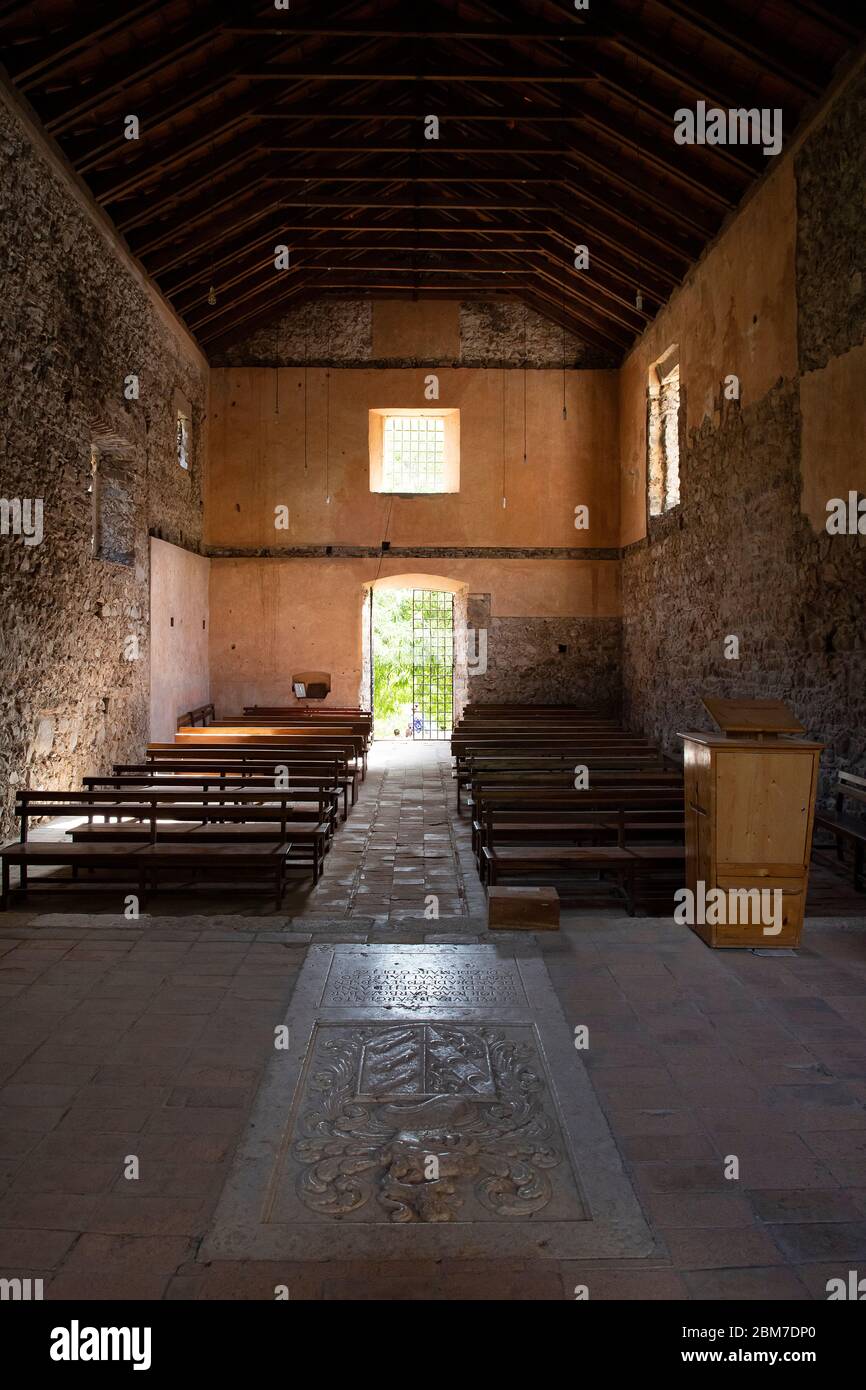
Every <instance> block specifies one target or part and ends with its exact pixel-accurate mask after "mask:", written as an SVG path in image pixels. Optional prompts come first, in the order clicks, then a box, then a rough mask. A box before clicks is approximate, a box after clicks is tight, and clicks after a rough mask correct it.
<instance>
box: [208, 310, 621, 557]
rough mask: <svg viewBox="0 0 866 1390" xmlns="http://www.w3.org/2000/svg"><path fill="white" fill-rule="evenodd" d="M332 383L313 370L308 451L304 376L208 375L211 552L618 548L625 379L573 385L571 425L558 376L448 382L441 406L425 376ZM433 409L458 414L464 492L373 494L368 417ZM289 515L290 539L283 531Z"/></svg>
mask: <svg viewBox="0 0 866 1390" xmlns="http://www.w3.org/2000/svg"><path fill="white" fill-rule="evenodd" d="M434 307H437V306H434ZM327 371H328V369H326V368H324V367H319V368H309V369H308V370H307V374H306V444H305V405H304V396H305V380H304V370H303V369H302V368H291V367H286V368H282V369H268V368H263V367H258V368H250V367H246V368H237V367H232V368H222V369H218V370H215V371H213V372H212V373H211V405H210V412H211V435H210V440H211V451H210V470H209V486H208V489H207V494H206V503H205V540H206V542H207V544H209V545H210V546H212V547H219V548H232V549H245V548H246V549H248V548H265V547H267V548H272V547H280V546H283V547H287V546H288V547H291V546H298V545H321V544H334V545H357V546H378V545H379V543H380V542H381V541H382V540H383V539H388V540H389V541H391V543H392V544H393V545H395V546H398V545H399V546H412V545H421V546H437V545H438V546H458V547H459V546H463V547H467V546H499V547H502V546H518V547H527V548H528V547H548V546H553V547H560V548H562V547H575V546H577V547H609V546H616V545H618V543H619V484H618V476H617V457H618V430H617V382H616V373H614V372H610V371H585V372H575V371H571V372H567V373H566V374H565V393H566V402H567V411H568V416H567V419H566V420H563V418H562V397H563V374H562V373H561V372H557V371H529V372H527V373H526V375H525V382H524V373H523V372H522V371H519V370H518V371H505V372H500V371H496V370H489V369H473V368H465V369H455V370H447V369H439V370H438V372H437V375H438V377H439V399H438V400H437V401H435V402H431V401H429V400H427V399H426V398H425V394H424V388H425V377H426V376H427V375H428V372H427V371H425V370H423V369H410V370H401V369H394V370H391V369H378V370H377V369H368V370H346V369H330V381H328V376H327ZM524 384H525V399H526V439H527V458H526V462H524V458H523V437H524V428H523V420H524V414H523V409H524ZM503 387H504V433H503ZM431 404H435V405H438V406H444V407H452V408H453V407H456V408H458V409H459V410H460V455H461V459H460V492H459V493H458V494H455V495H448V496H441V497H435V496H433V497H418V498H392V497H389V496H385V495H382V494H376V493H371V492H370V487H369V451H368V417H369V411H370V410H371V409H382V408H388V407H395V408H396V407H400V408H406V407H412V406H417V407H418V408H419V409H420V408H423V407H425V406H429V405H431ZM503 438H504V442H505V449H504V470H503ZM305 467H306V471H305ZM503 473H504V485H503ZM503 486H504V492H505V496H506V499H507V505H506V506H505V507H504V508H503V506H502V496H503ZM328 495H330V498H331V501H330V503H328V502H327V501H326V497H327V496H328ZM280 505H283V506H287V507H288V508H289V513H290V525H289V528H288V530H276V529H275V527H274V517H275V508H276V507H278V506H280ZM578 505H584V506H587V507H588V508H589V521H590V525H589V529H588V530H576V529H575V525H574V517H575V511H574V509H575V507H576V506H578Z"/></svg>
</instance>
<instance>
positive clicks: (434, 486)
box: [370, 409, 460, 494]
mask: <svg viewBox="0 0 866 1390" xmlns="http://www.w3.org/2000/svg"><path fill="white" fill-rule="evenodd" d="M459 490H460V412H459V410H445V409H441V410H417V411H413V410H371V411H370V491H371V492H397V493H407V494H414V493H436V492H459Z"/></svg>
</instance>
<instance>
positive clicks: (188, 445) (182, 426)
mask: <svg viewBox="0 0 866 1390" xmlns="http://www.w3.org/2000/svg"><path fill="white" fill-rule="evenodd" d="M172 405H173V408H174V447H175V454H176V456H177V461H178V463H179V465H180V467H181V468H185V469H186V470H187V472H188V471H189V469H190V466H191V464H192V406H191V405H190V403H189V401H188V400H187V398H186V396H185V395H184V394H183V392H182V391H180V390H176V391H175V393H174V396H173V398H172Z"/></svg>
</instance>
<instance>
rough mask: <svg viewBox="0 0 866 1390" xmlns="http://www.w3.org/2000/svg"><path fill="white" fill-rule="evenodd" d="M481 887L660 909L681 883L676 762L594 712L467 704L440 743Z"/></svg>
mask: <svg viewBox="0 0 866 1390" xmlns="http://www.w3.org/2000/svg"><path fill="white" fill-rule="evenodd" d="M451 751H452V754H453V757H454V778H455V781H456V783H457V804H458V809H461V810H462V809H463V808H464V806H465V808H466V810H467V811H468V813H469V814H470V815H471V817H472V846H473V850H474V852H475V857H476V863H477V866H478V872H479V875H480V877H481V880H482V882H483V883H484V884H485V885H486V886H488V887H489V886H494V885H497V884H502V883H508V884H512V885H522V886H536V885H542V884H543V885H550V886H553V887H556V888H557V889H558V891H559V894H560V898H561V899H562V900H563V901H564V902H566V903H567V904H569V905H574V904H577V903H589V902H592V901H599V900H604V899H607V900H611V899H613V900H615V901H616V900H619V901H622V902H623V903H624V904H625V906H626V909H627V910H628V912H629V913H633V912H634V910H635V907H636V905H639V906H640V907H642V908H644V909H646V910H647V911H653V912H658V911H665V912H667V911H670V909H671V907H672V905H673V894H674V891H675V890H676V888H678V887H681V886H682V884H683V882H684V871H685V869H684V866H685V847H684V814H683V774H682V768H681V766H680V765H678V764H677V763H676V762H675V761H674V760H673V759H671V758H670V757H668V756H667V755H665V754H663V753H661V752H660V751H659V749H658V748H657V747H655V745H653V744H652V743H650V742H649V741H648V740H646V739H645V738H643V737H642V736H641V735H639V734H634V733H632V732H629V731H628V730H625V729H623V728H622V726H621V725H620V724H619V723H618V721H617V720H615V719H613V718H611V717H610V716H609V715H607V714H605V713H603V712H595V711H586V710H579V709H572V708H568V707H564V706H543V705H526V706H523V705H468V706H467V707H466V709H465V711H464V714H463V717H462V719H461V720H460V721H459V722H458V724H457V725H456V726H455V729H454V733H453V736H452V740H451Z"/></svg>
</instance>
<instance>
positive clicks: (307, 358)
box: [303, 304, 310, 478]
mask: <svg viewBox="0 0 866 1390" xmlns="http://www.w3.org/2000/svg"><path fill="white" fill-rule="evenodd" d="M309 311H310V306H309V304H305V305H304V309H303V314H304V477H305V478H306V476H307V466H308V462H309V451H308V448H307V444H308V440H309V429H308V420H309V416H308V413H307V400H308V397H307V384H308V375H309V368H310V352H309V346H308V342H309V339H308V331H309V326H310V313H309Z"/></svg>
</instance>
